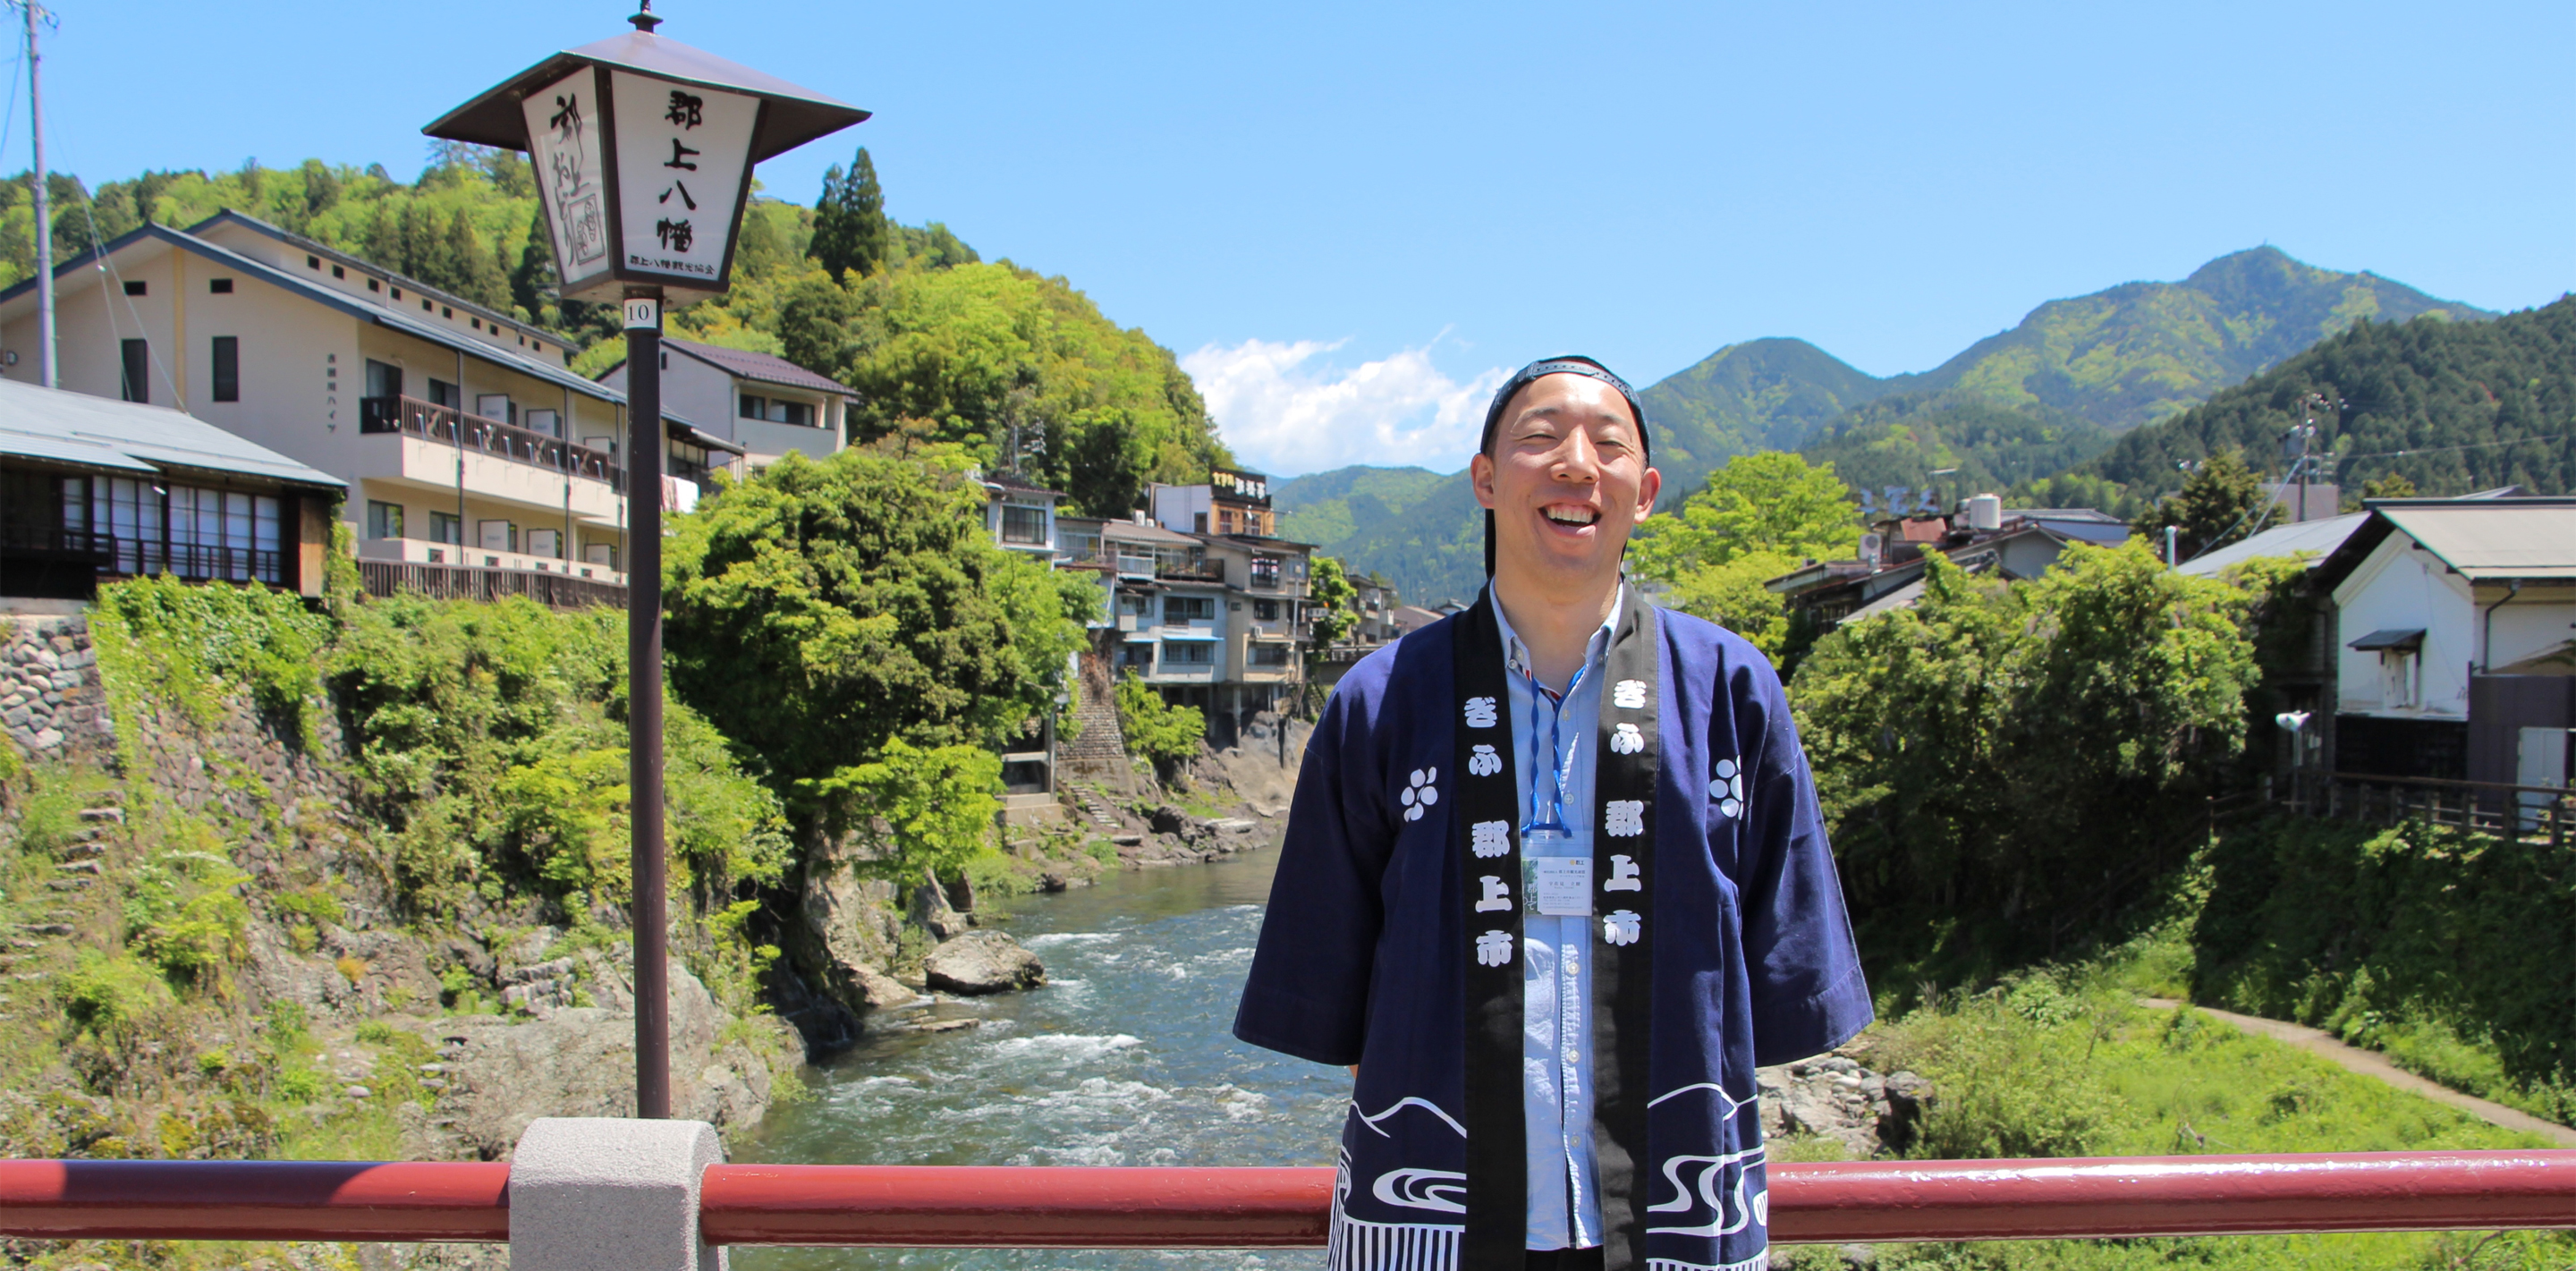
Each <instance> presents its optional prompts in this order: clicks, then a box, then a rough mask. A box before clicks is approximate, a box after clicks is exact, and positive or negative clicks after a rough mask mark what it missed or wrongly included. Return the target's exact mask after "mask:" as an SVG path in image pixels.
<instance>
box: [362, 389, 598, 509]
mask: <svg viewBox="0 0 2576 1271" xmlns="http://www.w3.org/2000/svg"><path fill="white" fill-rule="evenodd" d="M358 431H359V432H361V433H404V434H407V435H410V436H413V437H418V438H421V439H422V440H424V441H435V442H441V443H443V444H446V445H450V446H457V447H460V448H462V449H466V450H472V451H479V452H481V453H483V454H487V455H491V456H493V457H495V458H499V459H506V460H509V461H511V462H513V463H522V464H526V465H527V466H529V467H531V468H543V469H545V470H546V471H549V472H560V473H564V474H566V475H568V476H575V477H585V478H588V479H590V480H593V481H601V482H606V483H607V484H609V485H610V486H613V487H617V488H620V489H623V488H624V487H625V484H626V469H624V468H623V467H621V466H619V465H618V463H617V461H616V460H614V459H612V458H610V457H609V456H608V455H606V454H603V453H601V452H600V451H597V450H593V449H591V448H590V447H588V446H577V445H574V444H573V443H571V442H569V441H565V440H564V439H562V438H560V437H549V436H547V435H546V434H544V433H541V432H536V431H533V430H530V429H526V428H520V427H517V426H515V425H512V424H505V423H502V422H500V421H499V420H494V419H485V418H483V417H481V416H479V415H468V414H466V413H465V412H463V411H461V410H457V409H456V408H454V407H452V406H440V405H436V404H434V403H430V402H424V401H422V400H420V399H419V398H416V397H362V398H360V399H358Z"/></svg>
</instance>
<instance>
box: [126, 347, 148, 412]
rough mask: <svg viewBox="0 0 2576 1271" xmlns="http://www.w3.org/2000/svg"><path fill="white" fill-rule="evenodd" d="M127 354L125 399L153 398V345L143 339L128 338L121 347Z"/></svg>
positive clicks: (137, 400) (146, 399)
mask: <svg viewBox="0 0 2576 1271" xmlns="http://www.w3.org/2000/svg"><path fill="white" fill-rule="evenodd" d="M119 352H121V353H123V354H124V356H125V367H124V372H125V382H124V384H123V385H122V387H123V389H124V390H125V400H127V401H129V402H149V401H151V400H152V346H151V345H150V344H148V343H145V342H144V341H142V340H127V341H126V342H125V343H124V344H123V345H122V346H121V347H120V349H119Z"/></svg>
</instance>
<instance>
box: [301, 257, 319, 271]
mask: <svg viewBox="0 0 2576 1271" xmlns="http://www.w3.org/2000/svg"><path fill="white" fill-rule="evenodd" d="M304 267H305V268H306V269H320V268H321V267H322V258H321V257H319V256H307V257H305V258H304Z"/></svg>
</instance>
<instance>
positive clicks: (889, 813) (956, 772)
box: [812, 737, 1002, 880]
mask: <svg viewBox="0 0 2576 1271" xmlns="http://www.w3.org/2000/svg"><path fill="white" fill-rule="evenodd" d="M812 788H813V790H814V791H815V793H816V794H818V795H819V796H821V797H822V798H823V799H824V800H825V803H826V806H827V807H828V808H830V809H831V816H832V819H833V820H834V821H835V822H836V823H837V824H838V825H840V826H844V827H852V828H861V829H862V832H863V833H868V832H871V831H877V832H882V834H883V836H884V837H885V839H886V840H887V841H886V842H885V843H884V844H883V846H884V847H887V848H890V849H892V850H891V851H888V852H885V853H883V854H881V855H879V856H877V857H876V858H875V859H873V860H871V861H869V862H868V863H867V864H866V865H865V866H864V868H865V869H867V870H868V872H870V873H871V874H874V875H876V876H878V877H883V878H892V879H903V880H915V879H918V878H919V877H920V876H921V874H922V872H923V871H924V870H927V871H929V872H930V874H931V876H933V877H935V878H955V877H956V876H957V875H958V874H959V873H960V872H961V871H963V870H964V869H965V867H966V862H968V861H970V860H972V859H974V858H975V857H976V856H978V855H980V854H982V853H983V852H985V851H987V850H989V849H990V847H991V845H992V833H993V818H994V816H995V815H996V814H998V813H999V812H1000V811H1001V810H1002V804H1001V800H999V799H996V798H994V797H993V796H994V793H995V792H996V791H998V790H1000V789H1001V788H1002V758H1001V756H999V755H996V754H994V753H993V752H992V751H989V750H986V749H984V748H983V747H981V746H962V745H951V746H931V747H922V746H915V745H913V744H911V743H909V742H907V741H905V740H903V739H902V738H900V737H896V738H893V739H891V740H889V741H887V742H886V744H885V746H884V748H883V749H881V750H879V751H878V752H877V757H876V758H874V759H872V760H869V761H868V762H866V763H859V764H850V765H848V766H845V767H843V768H841V769H840V770H839V771H837V772H834V773H833V774H832V775H830V776H828V777H823V778H820V779H819V780H816V781H815V782H813V783H812Z"/></svg>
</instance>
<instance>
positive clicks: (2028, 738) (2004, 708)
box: [1790, 542, 2267, 977]
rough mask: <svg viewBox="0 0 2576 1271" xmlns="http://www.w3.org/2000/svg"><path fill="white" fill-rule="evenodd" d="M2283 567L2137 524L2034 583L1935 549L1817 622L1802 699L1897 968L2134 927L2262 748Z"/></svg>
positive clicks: (1975, 958)
mask: <svg viewBox="0 0 2576 1271" xmlns="http://www.w3.org/2000/svg"><path fill="white" fill-rule="evenodd" d="M2263 586H2264V584H2262V583H2261V582H2260V581H2259V580H2258V581H2257V584H2256V589H2255V590H2245V589H2240V588H2239V587H2237V586H2235V585H2233V584H2231V583H2227V582H2221V581H2217V580H2212V579H2203V578H2192V577H2187V576H2184V575H2180V574H2176V573H2174V572H2172V571H2170V570H2167V569H2165V568H2164V567H2163V563H2162V562H2161V561H2160V560H2159V559H2158V558H2157V556H2156V554H2155V553H2154V552H2152V551H2150V550H2149V549H2148V548H2147V547H2146V545H2145V544H2143V543H2137V542H2131V543H2129V544H2127V545H2124V546H2122V547H2119V548H2108V549H2105V548H2091V547H2081V546H2079V547H2073V548H2069V549H2068V553H2067V556H2066V557H2064V558H2062V559H2061V562H2060V565H2059V567H2058V568H2057V569H2054V570H2052V571H2050V572H2049V573H2048V574H2047V575H2046V576H2045V577H2042V578H2040V579H2038V580H2036V581H2032V582H2025V583H2009V584H2008V583H2003V582H1998V581H1992V580H1987V579H1980V578H1978V577H1975V576H1972V575H1969V574H1967V573H1966V572H1964V571H1962V570H1961V569H1960V568H1959V567H1957V566H1955V565H1953V564H1951V563H1950V562H1949V561H1948V560H1947V559H1946V558H1942V557H1938V556H1935V557H1933V558H1932V559H1931V561H1930V570H1929V572H1928V573H1927V574H1926V576H1925V583H1924V592H1923V598H1922V600H1921V602H1920V603H1919V604H1917V605H1916V606H1915V607H1914V608H1912V609H1909V610H1898V611H1895V612H1892V613H1887V614H1881V615H1878V616H1876V617H1872V618H1868V619H1865V620H1862V621H1859V622H1851V623H1846V624H1844V625H1843V626H1842V627H1841V628H1839V629H1837V630H1836V631H1834V632H1833V633H1831V634H1830V635H1827V636H1826V637H1825V638H1823V639H1822V640H1820V641H1818V642H1817V644H1816V647H1815V649H1814V651H1813V652H1812V653H1811V654H1810V655H1809V657H1808V658H1807V660H1806V662H1805V664H1804V665H1802V666H1801V667H1800V668H1799V671H1798V674H1797V678H1796V680H1795V682H1794V685H1793V691H1792V693H1791V695H1790V700H1791V702H1792V703H1793V704H1794V706H1795V708H1796V713H1797V720H1798V726H1799V731H1800V732H1801V734H1802V735H1803V738H1804V741H1805V744H1806V749H1807V755H1808V759H1809V762H1810V763H1811V764H1812V765H1813V767H1814V771H1815V773H1816V781H1817V792H1818V796H1819V798H1820V800H1821V802H1822V804H1823V807H1824V811H1825V814H1826V817H1827V818H1828V820H1829V822H1830V823H1831V828H1832V833H1833V840H1834V847H1835V854H1836V856H1837V858H1838V860H1839V861H1840V863H1841V866H1842V872H1843V879H1844V884H1845V886H1846V888H1847V889H1848V892H1849V895H1850V901H1851V910H1852V913H1853V914H1854V915H1855V916H1856V917H1857V918H1858V919H1859V921H1860V923H1861V925H1862V927H1863V928H1864V933H1863V936H1862V941H1861V947H1862V948H1863V949H1865V950H1870V951H1871V956H1872V957H1873V959H1874V960H1876V961H1878V962H1879V963H1880V966H1881V969H1882V970H1884V969H1886V965H1887V964H1888V963H1890V962H1897V963H1916V964H1917V965H1918V967H1919V968H1920V969H1922V970H1925V971H1933V972H1937V973H1940V974H1943V975H1944V976H1945V977H1955V976H1957V975H1965V974H1974V973H1978V972H1980V971H1982V970H1985V969H1988V968H1990V967H1991V966H1992V965H1994V963H1995V962H1996V961H1998V960H2008V959H2013V958H2019V957H2032V956H2051V955H2054V954H2058V953H2062V952H2067V951H2070V950H2071V949H2072V948H2073V947H2074V946H2077V945H2079V944H2081V943H2083V942H2084V941H2086V940H2088V939H2109V940H2116V939H2117V938H2118V935H2119V932H2120V931H2121V928H2120V927H2119V920H2121V919H2122V918H2124V917H2135V916H2136V915H2135V913H2134V911H2132V910H2131V909H2130V908H2129V906H2130V905H2131V903H2132V902H2134V901H2135V900H2137V899H2139V898H2140V897H2142V896H2144V895H2146V894H2148V893H2149V891H2150V890H2151V889H2150V888H2149V886H2148V884H2149V883H2150V882H2151V881H2152V880H2153V879H2155V878H2156V877H2157V876H2158V874H2159V873H2160V872H2161V871H2163V870H2165V869H2169V868H2171V867H2173V866H2175V865H2177V864H2179V863H2181V862H2182V861H2184V860H2185V859H2187V858H2188V857H2189V855H2190V852H2191V850H2192V846H2193V842H2194V840H2193V837H2192V836H2193V833H2194V829H2195V827H2197V826H2199V825H2201V824H2202V818H2203V816H2204V809H2205V806H2206V805H2205V803H2204V802H2203V799H2202V796H2204V795H2206V794H2208V793H2211V792H2213V791H2215V790H2216V789H2217V788H2219V786H2220V785H2221V783H2222V782H2223V781H2224V779H2225V778H2226V776H2227V775H2228V773H2229V771H2230V765H2231V764H2232V762H2233V760H2234V758H2235V756H2236V755H2237V754H2238V753H2239V752H2240V750H2241V749H2242V747H2243V744H2244V739H2245V731H2246V699H2247V694H2248V693H2249V692H2250V691H2251V690H2252V689H2253V688H2254V686H2255V682H2256V678H2257V668H2256V661H2255V655H2254V644H2253V641H2252V640H2251V639H2249V637H2248V634H2247V627H2248V625H2249V624H2250V623H2251V622H2252V620H2253V617H2254V614H2255V611H2256V609H2257V607H2258V602H2259V601H2261V600H2263V599H2266V598H2267V596H2266V595H2265V594H2261V588H2262V587H2263ZM1927 960H1928V962H1929V963H1931V965H1928V966H1927V965H1923V963H1924V962H1925V961H1927Z"/></svg>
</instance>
